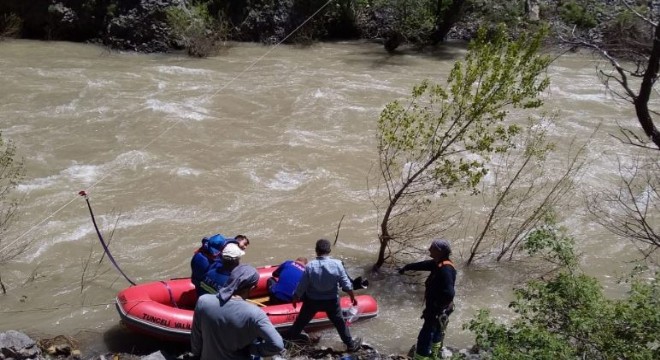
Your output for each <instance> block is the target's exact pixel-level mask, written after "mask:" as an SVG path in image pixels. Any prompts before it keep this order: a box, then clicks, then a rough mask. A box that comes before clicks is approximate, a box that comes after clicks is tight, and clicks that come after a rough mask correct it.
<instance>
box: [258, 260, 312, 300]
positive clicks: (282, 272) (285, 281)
mask: <svg viewBox="0 0 660 360" xmlns="http://www.w3.org/2000/svg"><path fill="white" fill-rule="evenodd" d="M305 265H307V258H305V257H299V258H297V259H296V260H287V261H285V262H283V263H282V264H280V266H278V267H277V269H275V271H273V277H271V278H269V279H268V282H267V286H268V295H270V302H271V303H272V304H284V303H289V302H291V300H293V292H294V291H296V287H297V286H298V283H299V282H300V279H301V278H302V276H303V273H304V272H305Z"/></svg>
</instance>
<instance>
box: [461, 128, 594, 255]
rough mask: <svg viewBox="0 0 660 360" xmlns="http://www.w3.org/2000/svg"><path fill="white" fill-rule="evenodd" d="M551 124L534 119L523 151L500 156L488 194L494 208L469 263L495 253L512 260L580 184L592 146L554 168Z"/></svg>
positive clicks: (523, 139)
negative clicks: (548, 131)
mask: <svg viewBox="0 0 660 360" xmlns="http://www.w3.org/2000/svg"><path fill="white" fill-rule="evenodd" d="M549 123H550V122H549V119H547V118H540V119H539V120H537V121H532V122H531V123H530V125H529V126H528V127H527V131H526V132H525V133H524V134H522V136H521V143H522V146H521V150H520V151H517V150H512V151H509V152H507V153H505V154H498V156H496V157H495V158H494V161H493V163H494V164H497V165H494V166H493V167H492V168H491V177H492V179H493V180H492V183H490V184H489V185H487V186H484V189H483V190H482V194H483V199H484V204H485V207H486V208H488V209H489V210H488V212H487V215H486V218H485V220H484V221H483V222H482V223H481V225H479V226H478V227H477V228H478V235H477V236H476V237H475V239H474V241H473V243H472V246H471V248H470V255H469V258H468V260H467V265H470V264H472V263H473V261H475V260H476V259H477V258H478V257H481V256H485V255H486V254H492V255H494V256H495V258H496V259H497V261H500V260H502V259H503V258H504V257H505V256H508V258H509V259H512V257H513V254H514V252H515V250H516V249H518V247H519V246H520V244H521V243H522V241H523V240H524V239H525V237H526V236H527V235H528V234H529V232H530V231H532V230H533V229H535V228H536V227H537V226H538V225H539V223H540V222H542V221H543V219H544V218H545V217H546V216H547V215H548V214H549V213H551V212H553V209H555V208H557V207H559V206H561V205H565V204H566V203H568V202H569V201H570V199H571V198H572V197H571V196H570V195H571V194H572V192H573V191H574V190H575V182H576V180H577V179H578V177H579V176H580V174H581V172H582V170H583V169H584V165H585V161H584V150H585V148H586V145H583V146H581V147H579V148H577V149H575V150H574V151H572V152H569V153H570V154H571V155H570V156H569V157H568V159H567V161H566V162H565V163H564V164H556V165H554V166H552V168H549V167H548V166H547V163H546V160H547V158H548V156H549V155H552V154H553V153H554V148H555V147H554V144H552V143H551V142H549V141H548V139H547V137H546V135H547V134H546V127H545V126H544V124H549ZM571 148H573V146H571ZM562 167H563V169H562ZM471 222H473V223H474V222H475V220H474V219H472V221H471ZM477 222H478V221H477ZM473 226H474V225H473Z"/></svg>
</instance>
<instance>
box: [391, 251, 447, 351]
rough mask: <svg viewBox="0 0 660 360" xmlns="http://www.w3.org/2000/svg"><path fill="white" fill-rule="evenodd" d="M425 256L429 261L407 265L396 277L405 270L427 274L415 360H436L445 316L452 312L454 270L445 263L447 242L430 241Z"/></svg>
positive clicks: (440, 348) (440, 345)
mask: <svg viewBox="0 0 660 360" xmlns="http://www.w3.org/2000/svg"><path fill="white" fill-rule="evenodd" d="M429 253H430V255H431V258H432V260H426V261H420V262H416V263H411V264H407V265H405V266H404V267H402V268H401V269H399V274H403V273H404V272H405V271H407V270H414V271H430V272H431V273H430V274H429V276H428V278H426V282H425V283H424V285H425V286H426V289H425V292H424V300H425V308H424V311H423V312H422V319H424V324H423V325H422V329H421V330H420V331H419V335H418V336H417V347H416V350H415V357H414V359H415V360H429V359H439V358H440V355H441V354H440V352H441V351H442V340H443V338H444V330H445V327H446V326H447V321H448V316H449V314H451V312H452V311H453V310H454V295H455V291H454V283H455V282H456V269H455V268H454V264H453V263H452V262H451V260H449V255H451V247H450V246H449V242H448V241H447V240H442V239H436V240H433V242H431V246H430V247H429Z"/></svg>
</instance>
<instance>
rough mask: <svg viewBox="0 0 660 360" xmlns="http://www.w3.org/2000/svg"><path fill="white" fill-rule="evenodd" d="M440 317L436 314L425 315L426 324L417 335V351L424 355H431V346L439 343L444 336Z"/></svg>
mask: <svg viewBox="0 0 660 360" xmlns="http://www.w3.org/2000/svg"><path fill="white" fill-rule="evenodd" d="M444 335H445V334H444V332H443V328H442V325H441V324H440V319H438V318H437V317H435V316H424V324H423V325H422V329H421V330H419V335H417V350H415V352H416V353H417V354H419V355H422V356H429V355H431V347H432V345H433V344H434V343H439V342H440V341H442V338H443V337H444Z"/></svg>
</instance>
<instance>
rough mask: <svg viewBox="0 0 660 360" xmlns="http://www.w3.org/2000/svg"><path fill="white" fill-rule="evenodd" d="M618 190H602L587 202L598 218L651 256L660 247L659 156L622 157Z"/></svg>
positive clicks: (590, 210) (614, 232)
mask: <svg viewBox="0 0 660 360" xmlns="http://www.w3.org/2000/svg"><path fill="white" fill-rule="evenodd" d="M618 164H619V182H618V184H617V185H619V186H618V188H617V189H616V190H612V189H611V188H606V189H601V191H599V192H598V193H596V194H594V195H593V197H590V198H589V199H588V201H587V208H588V210H589V212H590V213H591V214H592V215H593V216H594V218H595V221H596V222H598V223H599V224H601V225H602V226H603V227H605V228H606V229H607V230H609V231H610V232H612V233H613V234H615V235H618V236H620V237H622V238H624V239H630V240H631V241H632V243H633V244H634V245H635V246H637V247H638V249H639V250H640V251H641V252H642V254H643V255H644V256H645V257H646V258H649V257H650V255H651V254H653V253H654V252H655V251H657V250H658V249H660V178H659V177H658V174H660V162H659V159H658V157H657V156H655V157H651V158H646V157H645V158H636V159H633V161H631V162H629V163H627V164H624V163H623V162H622V161H621V160H620V159H619V160H618Z"/></svg>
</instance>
